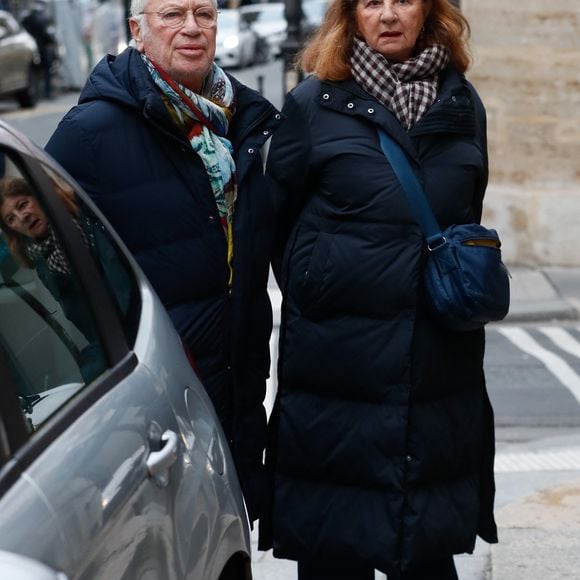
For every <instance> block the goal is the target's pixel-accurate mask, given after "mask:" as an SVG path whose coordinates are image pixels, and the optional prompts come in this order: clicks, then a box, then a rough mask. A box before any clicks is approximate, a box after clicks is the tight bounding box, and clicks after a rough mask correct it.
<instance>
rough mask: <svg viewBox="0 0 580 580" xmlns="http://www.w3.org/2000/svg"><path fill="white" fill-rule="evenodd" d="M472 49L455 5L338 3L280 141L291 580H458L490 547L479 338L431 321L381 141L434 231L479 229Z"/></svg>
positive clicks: (280, 488)
mask: <svg viewBox="0 0 580 580" xmlns="http://www.w3.org/2000/svg"><path fill="white" fill-rule="evenodd" d="M467 32H468V25H467V22H466V21H465V19H464V18H463V17H462V16H461V15H460V13H459V12H458V11H457V9H455V7H453V6H452V5H451V4H450V3H449V2H448V0H432V1H427V0H407V1H405V2H400V1H392V0H384V1H382V0H359V1H358V2H357V1H356V0H354V1H353V0H331V4H330V6H329V10H328V12H327V15H326V19H325V22H324V24H323V25H322V28H321V29H320V31H319V33H318V35H317V36H316V37H315V38H314V39H313V40H312V41H311V43H310V44H309V46H308V47H307V48H306V50H305V52H303V54H302V57H301V64H302V66H303V68H304V69H305V70H306V71H307V72H314V75H312V76H310V77H308V78H307V79H306V80H305V81H304V82H303V83H301V84H300V85H299V86H298V87H297V88H296V89H295V90H294V91H293V92H292V93H291V94H290V95H289V97H288V98H287V101H286V104H285V107H284V112H285V114H286V115H287V120H286V121H285V122H284V124H283V126H282V127H281V129H280V130H279V132H277V133H276V135H275V136H274V138H273V142H272V145H271V149H270V154H269V161H268V168H267V172H268V174H269V176H270V177H271V179H272V183H273V187H274V196H275V203H276V207H277V212H278V213H277V228H278V244H277V253H276V258H275V260H274V270H275V273H276V275H277V278H278V281H279V283H280V287H281V289H282V293H283V308H282V324H281V337H280V359H279V365H278V372H279V393H278V399H277V403H276V405H275V410H274V413H273V417H272V419H271V424H270V446H269V452H268V465H269V469H270V472H271V476H272V496H271V498H270V499H271V504H270V507H271V513H270V517H269V518H264V519H263V520H262V523H261V538H260V547H261V548H262V549H268V548H270V547H273V549H274V555H275V556H277V557H280V558H289V559H293V560H297V561H298V571H299V578H300V580H305V579H316V580H321V579H323V578H327V577H328V578H351V579H353V580H363V579H367V578H369V579H370V578H374V576H373V574H374V572H373V570H374V569H379V570H381V571H383V572H385V573H387V574H388V579H389V580H399V579H405V580H409V579H415V580H419V579H420V580H439V579H441V580H443V579H445V580H448V579H454V578H457V574H456V571H455V567H454V564H453V554H458V553H462V552H472V551H473V548H474V544H475V539H476V535H480V536H481V537H482V538H483V539H485V540H486V541H488V542H495V541H497V532H496V526H495V522H494V519H493V498H494V489H495V488H494V480H493V456H494V428H493V412H492V408H491V406H490V403H489V399H488V395H487V392H486V386H485V378H484V373H483V355H484V331H483V330H477V331H474V332H452V331H450V330H447V329H446V328H444V327H443V326H442V325H440V324H439V323H437V322H436V321H434V320H432V319H431V318H430V317H429V315H428V313H427V311H426V307H425V303H424V292H425V289H424V287H423V284H422V271H423V265H424V260H425V256H426V248H425V243H424V240H423V236H422V233H421V230H420V228H419V225H418V224H417V222H416V220H415V218H414V217H413V214H412V212H411V209H410V208H409V205H408V203H407V200H406V197H405V194H404V192H403V189H402V187H401V184H400V183H399V181H398V180H397V178H396V176H395V174H394V172H393V170H392V168H391V166H390V164H389V162H388V161H387V159H386V158H385V156H384V155H383V153H382V151H381V148H380V145H379V138H378V133H377V130H378V129H379V128H380V129H382V130H383V131H386V132H388V133H389V134H390V135H391V137H392V138H393V139H395V140H396V141H397V142H398V143H399V144H400V146H401V147H402V148H403V149H404V151H405V152H406V154H407V155H408V157H409V158H410V160H411V162H412V163H413V165H414V167H415V169H416V170H417V172H418V173H419V175H420V178H421V181H422V184H423V187H424V189H425V191H426V195H427V197H428V200H429V203H430V205H431V207H432V208H433V210H434V212H435V214H436V217H437V219H438V221H439V224H440V225H441V227H443V228H444V227H447V226H448V225H451V224H453V223H469V222H473V221H477V220H479V219H480V217H481V209H482V201H483V196H484V192H485V188H486V184H487V177H488V166H487V146H486V119H485V111H484V108H483V106H482V103H481V101H480V99H479V97H478V95H477V93H476V92H475V90H474V88H473V87H472V86H471V84H470V83H469V82H468V81H467V80H466V79H465V76H464V74H463V73H464V72H465V70H466V68H467V65H468V62H469V59H468V56H467V48H466V41H465V37H466V36H467Z"/></svg>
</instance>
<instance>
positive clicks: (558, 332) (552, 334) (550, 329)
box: [538, 326, 580, 358]
mask: <svg viewBox="0 0 580 580" xmlns="http://www.w3.org/2000/svg"><path fill="white" fill-rule="evenodd" d="M538 330H539V331H540V332H542V333H543V334H545V335H546V336H547V337H548V338H549V339H550V340H551V341H552V342H553V343H554V344H555V345H556V346H557V347H558V348H560V349H562V350H563V351H564V352H567V353H568V354H571V355H572V356H575V357H576V358H580V342H578V341H577V340H576V339H575V338H574V337H573V336H572V335H571V334H570V333H569V332H568V331H567V330H564V329H563V328H559V327H556V326H541V327H540V328H539V329H538Z"/></svg>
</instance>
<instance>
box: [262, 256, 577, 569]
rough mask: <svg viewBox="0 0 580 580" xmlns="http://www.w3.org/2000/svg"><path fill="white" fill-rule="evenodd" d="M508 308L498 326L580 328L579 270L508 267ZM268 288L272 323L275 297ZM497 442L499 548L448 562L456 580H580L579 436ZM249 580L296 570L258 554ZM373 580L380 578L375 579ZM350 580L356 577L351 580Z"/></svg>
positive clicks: (274, 289)
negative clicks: (558, 324) (454, 569)
mask: <svg viewBox="0 0 580 580" xmlns="http://www.w3.org/2000/svg"><path fill="white" fill-rule="evenodd" d="M509 269H510V273H511V276H512V277H511V280H510V282H511V307H510V313H509V314H508V316H507V318H506V319H505V321H502V322H500V323H499V324H526V323H544V324H547V323H551V322H564V323H567V324H571V325H574V324H576V322H577V324H578V326H579V328H580V268H559V267H550V268H543V269H533V268H526V267H520V266H511V267H510V268H509ZM270 287H271V288H270V290H271V291H272V298H273V303H274V311H275V314H274V318H275V323H276V324H279V306H280V299H281V297H280V293H279V291H278V289H277V287H276V285H275V282H274V281H273V279H272V280H271V282H270ZM570 433H571V434H570V435H569V436H566V437H562V436H558V437H554V438H551V439H547V440H546V439H544V440H542V441H541V442H537V443H529V442H528V443H519V442H513V443H502V444H501V446H500V445H498V449H497V456H496V466H495V471H496V485H497V497H496V520H497V523H498V528H499V538H500V543H499V544H496V545H494V546H489V545H488V544H486V543H485V542H481V541H478V543H477V545H476V549H475V552H474V553H473V554H472V555H461V556H457V557H456V558H455V561H456V565H457V570H458V574H459V578H460V580H580V434H578V432H577V429H576V430H575V429H571V430H570ZM252 549H253V557H252V559H253V565H252V568H253V573H254V580H295V579H296V564H295V563H294V562H290V561H287V560H277V559H274V558H273V557H272V555H271V552H267V553H264V552H258V551H257V534H256V533H254V534H252ZM376 579H377V580H385V576H384V575H382V574H378V573H377V574H376ZM352 580H356V579H354V578H353V579H352Z"/></svg>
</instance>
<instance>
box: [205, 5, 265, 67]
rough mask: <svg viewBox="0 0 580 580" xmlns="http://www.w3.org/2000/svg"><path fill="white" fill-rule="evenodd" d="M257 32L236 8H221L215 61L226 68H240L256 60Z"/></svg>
mask: <svg viewBox="0 0 580 580" xmlns="http://www.w3.org/2000/svg"><path fill="white" fill-rule="evenodd" d="M256 43H257V37H256V33H255V32H254V31H253V30H252V29H251V28H250V27H249V26H248V24H247V23H246V22H245V21H244V20H243V19H242V18H240V13H239V11H238V10H235V9H233V8H232V9H225V10H220V13H219V16H218V29H217V38H216V53H215V61H216V63H217V64H219V65H220V66H222V67H224V68H228V67H231V68H234V67H235V68H240V67H244V66H248V65H251V64H253V63H254V61H255V60H256Z"/></svg>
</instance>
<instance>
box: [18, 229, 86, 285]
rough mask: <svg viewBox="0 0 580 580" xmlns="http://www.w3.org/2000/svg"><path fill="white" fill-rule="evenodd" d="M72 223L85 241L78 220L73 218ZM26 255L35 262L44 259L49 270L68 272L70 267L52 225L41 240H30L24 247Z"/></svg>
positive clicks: (58, 272)
mask: <svg viewBox="0 0 580 580" xmlns="http://www.w3.org/2000/svg"><path fill="white" fill-rule="evenodd" d="M73 223H74V224H75V226H76V227H77V230H78V231H79V233H80V235H81V238H82V239H83V240H84V242H85V244H86V243H87V237H86V235H85V232H84V231H83V229H82V227H81V225H80V224H79V222H78V220H76V219H73ZM25 253H26V257H27V258H28V259H29V260H30V261H31V262H33V263H34V262H35V261H37V260H40V259H43V260H45V261H46V264H47V266H48V269H49V270H50V271H51V272H54V273H57V274H69V273H70V267H69V265H68V260H67V258H66V256H65V254H64V252H63V251H62V248H61V246H60V243H59V242H58V240H57V239H56V235H55V233H54V230H53V229H52V226H51V225H49V226H48V235H47V236H46V238H43V239H42V240H34V241H33V242H30V244H28V246H26V248H25Z"/></svg>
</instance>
